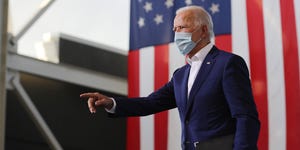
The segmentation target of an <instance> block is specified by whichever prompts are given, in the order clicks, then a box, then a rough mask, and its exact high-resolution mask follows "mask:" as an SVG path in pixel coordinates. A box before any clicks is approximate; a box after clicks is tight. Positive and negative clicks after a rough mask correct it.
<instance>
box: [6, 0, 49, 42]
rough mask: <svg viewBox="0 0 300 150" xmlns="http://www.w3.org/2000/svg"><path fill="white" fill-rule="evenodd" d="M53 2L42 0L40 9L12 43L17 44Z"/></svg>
mask: <svg viewBox="0 0 300 150" xmlns="http://www.w3.org/2000/svg"><path fill="white" fill-rule="evenodd" d="M53 2H54V0H44V1H42V3H41V5H40V9H39V10H38V11H37V12H36V13H35V14H34V15H33V17H32V18H31V19H30V20H29V21H28V22H27V23H26V24H25V26H24V27H23V28H22V29H21V30H20V32H19V33H17V34H16V35H15V37H14V39H13V40H14V41H11V42H18V40H19V39H20V38H21V37H22V36H23V35H24V34H25V33H26V32H27V31H28V29H30V28H31V27H32V26H33V24H34V23H35V22H36V21H37V20H38V19H39V18H40V17H41V16H42V15H43V14H44V13H45V12H46V10H47V9H48V8H49V7H50V6H51V4H53Z"/></svg>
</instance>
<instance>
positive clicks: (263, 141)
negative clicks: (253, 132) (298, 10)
mask: <svg viewBox="0 0 300 150" xmlns="http://www.w3.org/2000/svg"><path fill="white" fill-rule="evenodd" d="M246 2H247V21H248V35H249V52H250V69H251V79H252V88H253V95H254V99H255V101H256V105H257V109H258V113H259V118H260V121H261V130H260V136H259V141H258V149H262V150H267V149H268V147H269V144H268V136H269V133H268V101H267V100H268V96H267V92H268V91H267V73H266V70H267V68H266V51H265V35H264V23H263V14H262V13H263V8H262V0H255V1H252V0H250V1H246ZM241 32H243V31H241Z"/></svg>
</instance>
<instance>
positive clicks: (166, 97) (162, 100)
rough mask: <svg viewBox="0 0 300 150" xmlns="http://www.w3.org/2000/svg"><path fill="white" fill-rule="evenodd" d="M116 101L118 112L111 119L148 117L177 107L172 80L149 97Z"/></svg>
mask: <svg viewBox="0 0 300 150" xmlns="http://www.w3.org/2000/svg"><path fill="white" fill-rule="evenodd" d="M114 99H115V101H116V111H115V113H114V114H109V116H110V117H128V116H146V115H150V114H154V113H157V112H161V111H164V110H168V109H172V108H175V107H176V101H175V98H174V90H173V82H172V80H171V81H170V82H168V83H167V84H165V85H164V86H163V87H161V88H160V89H158V90H157V91H155V92H153V93H151V94H150V95H149V96H147V97H137V98H114Z"/></svg>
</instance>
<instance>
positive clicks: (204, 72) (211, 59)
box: [186, 47, 218, 115]
mask: <svg viewBox="0 0 300 150" xmlns="http://www.w3.org/2000/svg"><path fill="white" fill-rule="evenodd" d="M217 54H218V51H217V48H216V47H213V48H212V49H211V51H210V52H209V53H208V54H207V56H206V57H205V59H204V61H203V62H202V65H201V68H200V70H199V72H198V74H197V77H196V79H195V81H194V84H193V87H192V89H191V92H190V96H189V99H188V101H187V106H186V115H187V114H188V112H189V109H190V107H191V106H192V104H193V101H194V99H195V95H196V94H197V92H198V91H199V89H200V87H201V86H202V84H203V82H204V81H205V80H206V78H207V76H208V75H209V73H210V71H211V69H212V68H213V66H214V64H215V57H216V55H217Z"/></svg>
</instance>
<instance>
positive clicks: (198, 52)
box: [80, 6, 260, 150]
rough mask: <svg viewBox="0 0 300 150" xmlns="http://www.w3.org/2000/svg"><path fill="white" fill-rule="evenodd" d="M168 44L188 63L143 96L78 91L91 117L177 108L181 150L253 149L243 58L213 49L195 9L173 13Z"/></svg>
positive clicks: (252, 109) (205, 21)
mask: <svg viewBox="0 0 300 150" xmlns="http://www.w3.org/2000/svg"><path fill="white" fill-rule="evenodd" d="M174 32H175V38H174V41H175V43H176V45H177V47H178V49H179V51H180V52H181V53H182V54H183V55H185V56H186V58H187V62H188V64H186V65H185V66H183V67H181V68H179V69H177V70H176V71H175V72H174V74H173V77H172V79H171V81H169V82H168V83H167V84H165V85H164V86H163V87H161V88H160V89H159V90H157V91H155V92H153V93H152V94H150V95H149V96H148V97H138V98H109V97H107V96H105V95H102V94H99V93H84V94H82V95H80V96H81V97H84V98H88V106H89V108H90V111H91V113H95V112H96V107H99V106H102V107H104V108H105V109H106V111H108V112H109V114H110V116H112V117H126V116H144V115H149V114H153V113H157V112H161V111H164V110H168V109H172V108H175V107H177V108H178V111H179V115H180V119H181V126H182V149H184V150H193V149H200V150H232V149H234V150H255V149H257V138H258V134H259V129H260V122H259V120H258V113H257V110H256V106H255V103H254V100H253V95H252V90H251V84H250V80H249V72H248V69H247V66H246V64H245V62H244V60H243V59H242V58H241V57H239V56H237V55H234V54H231V53H227V52H225V51H222V50H219V49H218V48H217V47H215V46H214V45H213V44H212V43H211V41H210V39H211V38H212V37H213V36H214V33H213V24H212V20H211V17H210V15H209V14H208V13H207V12H206V11H205V10H204V9H203V8H202V7H198V6H187V7H183V8H181V9H179V10H178V11H177V12H176V17H175V19H174Z"/></svg>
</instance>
